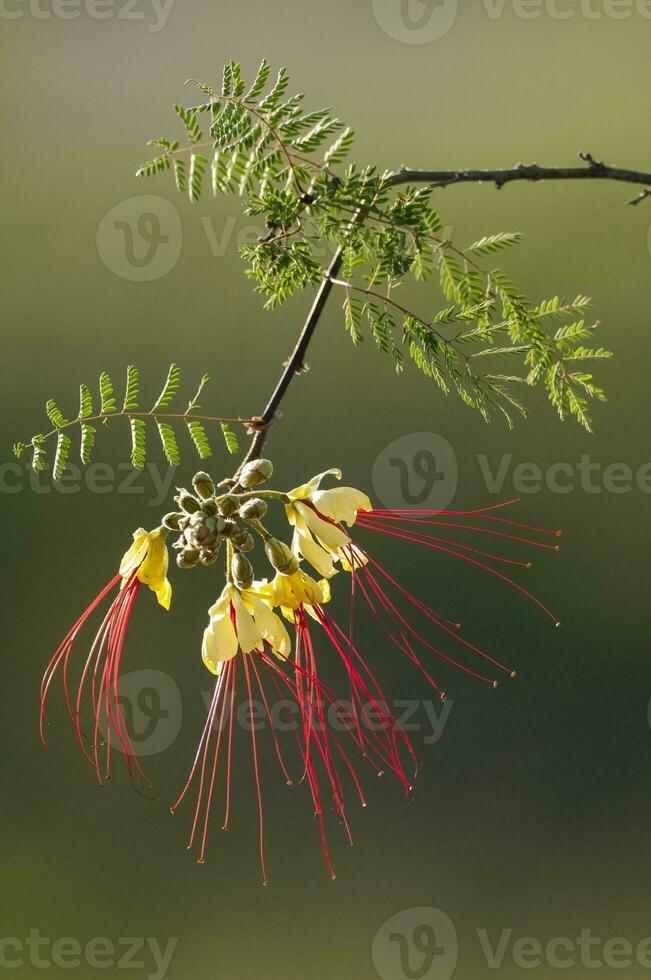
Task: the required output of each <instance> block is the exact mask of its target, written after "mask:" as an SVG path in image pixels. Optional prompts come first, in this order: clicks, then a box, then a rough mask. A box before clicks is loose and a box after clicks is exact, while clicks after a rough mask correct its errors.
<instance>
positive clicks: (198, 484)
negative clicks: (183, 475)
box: [192, 473, 215, 500]
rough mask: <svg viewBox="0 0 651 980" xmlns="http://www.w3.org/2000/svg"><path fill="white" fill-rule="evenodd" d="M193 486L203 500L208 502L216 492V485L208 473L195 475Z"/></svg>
mask: <svg viewBox="0 0 651 980" xmlns="http://www.w3.org/2000/svg"><path fill="white" fill-rule="evenodd" d="M192 486H193V487H194V489H195V490H196V491H197V493H198V494H199V496H200V497H201V499H202V500H208V499H209V498H210V497H212V496H213V494H214V492H215V484H214V483H213V482H212V478H211V477H210V475H209V474H208V473H195V474H194V476H193V477H192Z"/></svg>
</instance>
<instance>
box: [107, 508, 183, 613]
mask: <svg viewBox="0 0 651 980" xmlns="http://www.w3.org/2000/svg"><path fill="white" fill-rule="evenodd" d="M166 538H167V531H166V530H165V528H161V527H159V528H158V529H157V530H155V531H145V529H144V528H142V527H139V528H138V530H137V531H134V534H133V544H132V545H131V547H130V548H129V550H128V551H127V552H126V553H125V555H124V557H123V558H122V561H121V562H120V575H121V576H122V579H123V581H122V586H123V587H124V585H126V583H127V582H128V581H129V580H130V579H131V578H132V576H133V574H134V572H135V573H136V578H137V579H139V581H140V582H142V583H143V585H148V586H149V588H150V589H151V590H152V592H155V593H156V598H157V599H158V602H159V604H160V605H161V606H162V607H163V608H164V609H169V607H170V602H171V601H172V586H171V585H170V583H169V581H168V579H167V568H168V565H169V555H168V552H167V545H166V543H165V539H166Z"/></svg>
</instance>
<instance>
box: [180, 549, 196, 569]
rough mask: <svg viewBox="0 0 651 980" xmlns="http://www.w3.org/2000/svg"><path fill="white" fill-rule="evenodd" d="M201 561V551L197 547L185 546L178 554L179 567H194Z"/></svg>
mask: <svg viewBox="0 0 651 980" xmlns="http://www.w3.org/2000/svg"><path fill="white" fill-rule="evenodd" d="M198 561H199V552H198V551H197V550H196V549H195V548H185V549H184V550H183V551H180V552H179V553H178V555H177V556H176V564H177V565H178V566H179V568H194V566H195V565H196V564H197V563H198Z"/></svg>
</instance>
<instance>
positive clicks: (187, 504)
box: [174, 490, 199, 514]
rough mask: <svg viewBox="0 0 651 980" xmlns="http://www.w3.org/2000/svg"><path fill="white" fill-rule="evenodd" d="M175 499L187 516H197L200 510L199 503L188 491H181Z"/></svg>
mask: <svg viewBox="0 0 651 980" xmlns="http://www.w3.org/2000/svg"><path fill="white" fill-rule="evenodd" d="M174 499H175V500H176V502H177V504H178V505H179V506H180V507H181V509H182V510H184V511H185V513H186V514H196V512H197V511H198V510H199V501H198V500H197V498H196V497H193V496H192V494H191V493H188V491H187V490H181V491H180V493H179V495H178V497H175V498H174Z"/></svg>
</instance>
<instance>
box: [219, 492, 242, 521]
mask: <svg viewBox="0 0 651 980" xmlns="http://www.w3.org/2000/svg"><path fill="white" fill-rule="evenodd" d="M238 504H239V500H238V499H237V497H235V496H233V494H232V493H227V494H226V495H225V496H224V497H222V498H221V500H220V501H219V510H220V512H221V513H222V514H223V515H224V517H230V516H231V514H234V513H235V511H236V510H237V507H238Z"/></svg>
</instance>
